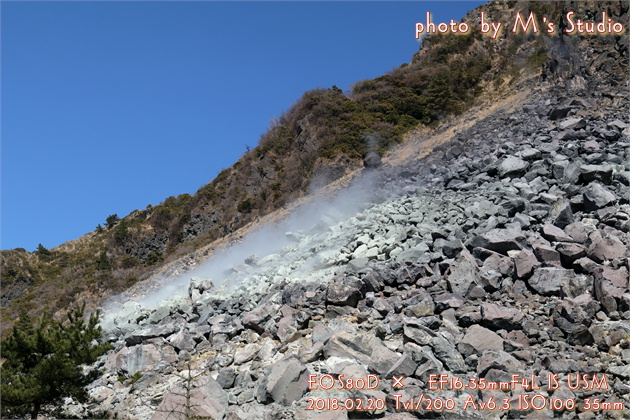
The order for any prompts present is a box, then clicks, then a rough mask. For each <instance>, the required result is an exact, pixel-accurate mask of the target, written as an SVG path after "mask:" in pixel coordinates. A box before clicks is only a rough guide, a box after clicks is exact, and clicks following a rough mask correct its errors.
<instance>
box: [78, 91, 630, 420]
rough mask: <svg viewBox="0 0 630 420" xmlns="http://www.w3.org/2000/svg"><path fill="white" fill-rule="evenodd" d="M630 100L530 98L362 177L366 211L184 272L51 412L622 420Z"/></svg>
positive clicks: (626, 379) (629, 383) (601, 95)
mask: <svg viewBox="0 0 630 420" xmlns="http://www.w3.org/2000/svg"><path fill="white" fill-rule="evenodd" d="M585 98H587V99H585ZM629 99H630V98H629V95H628V93H627V91H620V90H614V89H613V88H610V89H600V90H598V91H597V92H590V93H589V94H588V95H579V96H571V94H569V93H566V92H563V91H557V92H554V91H553V90H551V91H547V92H545V93H544V94H543V93H537V94H532V96H531V97H530V101H529V102H528V103H524V104H520V105H519V106H517V107H516V108H515V110H513V111H510V112H501V113H495V114H492V115H490V116H489V117H487V118H485V119H482V120H480V121H478V122H476V123H475V124H473V125H472V126H471V127H470V128H467V129H465V130H461V131H460V132H458V133H457V134H456V135H455V136H454V138H452V139H451V141H450V142H448V143H446V144H444V145H442V146H440V147H438V149H436V150H434V151H433V153H432V154H431V155H430V156H429V157H428V158H426V159H422V160H413V161H408V162H405V163H404V164H401V165H398V166H391V165H389V164H386V163H385V164H383V165H381V166H380V167H379V168H377V169H372V171H373V176H374V179H375V180H374V181H373V187H372V190H373V195H372V196H371V197H369V200H367V199H366V202H367V203H366V205H365V206H364V207H363V210H362V211H360V212H359V213H357V214H354V215H352V216H350V217H345V218H343V220H337V219H335V220H334V223H332V222H330V221H329V223H328V224H327V225H326V226H325V228H321V226H319V228H318V229H312V230H306V231H296V232H293V233H287V237H288V238H289V239H290V240H291V242H290V244H289V245H287V246H285V247H284V248H282V250H281V252H277V253H274V254H270V255H265V256H251V257H249V258H247V259H245V260H244V261H242V263H241V264H238V265H236V266H235V267H233V270H232V271H231V273H229V275H228V277H227V279H226V280H225V284H228V283H229V284H235V283H236V282H238V285H237V286H236V287H235V288H233V289H232V290H231V291H230V292H229V293H227V292H219V291H218V290H217V289H216V288H215V286H214V285H213V282H212V279H204V278H194V279H193V280H192V281H191V283H190V286H189V288H188V294H187V296H186V297H185V298H183V299H180V300H178V301H177V302H176V303H172V302H171V303H164V304H162V305H160V306H157V307H155V308H152V309H147V308H144V307H141V306H140V305H139V304H137V303H134V302H129V303H127V304H126V305H125V306H124V307H123V308H122V309H121V310H120V311H119V312H118V313H117V314H116V316H115V319H114V322H113V324H112V325H113V326H112V327H111V328H110V329H109V330H108V331H106V337H108V339H109V340H110V341H111V342H112V344H113V345H114V347H115V348H114V350H112V351H111V352H109V353H108V354H107V355H106V356H104V357H103V358H102V359H101V361H100V362H99V363H100V365H101V366H102V367H103V368H104V369H105V371H106V373H105V375H103V376H102V377H101V378H100V379H99V380H97V381H96V382H94V383H93V384H92V385H91V387H90V395H91V396H92V397H94V398H95V399H96V401H97V402H98V405H97V406H94V405H91V406H89V407H88V406H86V405H80V404H74V403H70V402H69V403H68V405H67V409H68V410H69V411H70V412H74V413H75V414H80V413H82V412H84V411H85V410H86V409H88V408H90V409H95V408H98V409H100V410H109V411H111V412H115V413H118V416H119V418H140V419H149V418H150V419H154V420H157V419H167V418H170V419H181V418H185V417H186V416H188V417H192V416H198V417H197V418H212V419H229V420H245V419H269V420H271V419H300V420H301V419H319V420H324V419H328V420H331V419H346V418H383V419H390V420H394V419H397V420H398V419H417V418H458V419H505V418H536V419H539V418H566V419H574V418H578V419H596V418H597V419H599V418H628V417H629V416H630V292H629V289H628V282H629V275H628V271H629V269H630V267H629V256H630V186H629V185H630V124H629V121H628V115H629ZM410 141H416V142H420V141H421V139H416V140H410ZM340 194H341V195H343V194H344V192H343V191H341V192H340ZM331 214H334V213H331ZM324 217H329V218H330V217H332V216H329V215H324Z"/></svg>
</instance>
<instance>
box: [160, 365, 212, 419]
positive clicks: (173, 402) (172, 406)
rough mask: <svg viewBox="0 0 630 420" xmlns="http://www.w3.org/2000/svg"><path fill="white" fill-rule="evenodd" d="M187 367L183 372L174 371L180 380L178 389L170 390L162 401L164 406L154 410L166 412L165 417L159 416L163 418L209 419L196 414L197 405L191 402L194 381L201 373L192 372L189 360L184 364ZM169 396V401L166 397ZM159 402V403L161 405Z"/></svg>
mask: <svg viewBox="0 0 630 420" xmlns="http://www.w3.org/2000/svg"><path fill="white" fill-rule="evenodd" d="M186 366H187V369H186V373H185V374H180V373H176V374H175V375H176V376H177V377H178V378H180V379H181V380H182V384H181V385H180V387H181V390H180V389H176V390H174V391H171V392H170V393H169V394H168V395H167V397H166V398H165V399H164V401H162V404H165V405H166V407H163V408H158V409H157V410H156V412H158V413H164V414H166V417H160V419H163V420H169V419H172V420H192V419H211V418H212V417H203V416H199V415H196V414H195V412H196V411H198V410H197V409H198V408H199V405H197V404H194V403H193V399H192V391H193V389H194V388H195V381H196V380H197V379H199V377H200V376H202V374H201V373H198V374H196V375H193V374H192V370H191V368H190V362H187V364H186ZM169 397H170V401H167V399H168V398H169ZM162 404H160V405H162Z"/></svg>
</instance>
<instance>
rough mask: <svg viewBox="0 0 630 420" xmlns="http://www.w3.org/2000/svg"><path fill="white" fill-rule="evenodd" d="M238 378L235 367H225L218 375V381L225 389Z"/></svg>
mask: <svg viewBox="0 0 630 420" xmlns="http://www.w3.org/2000/svg"><path fill="white" fill-rule="evenodd" d="M235 379H236V371H235V370H234V369H233V368H223V369H221V370H220V371H219V374H218V375H217V379H216V381H217V383H218V384H219V385H221V388H223V389H229V388H232V387H233V386H234V380H235Z"/></svg>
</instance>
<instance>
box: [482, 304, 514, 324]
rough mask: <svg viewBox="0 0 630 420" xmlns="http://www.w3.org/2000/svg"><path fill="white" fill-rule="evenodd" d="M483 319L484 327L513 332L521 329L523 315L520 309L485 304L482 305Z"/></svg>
mask: <svg viewBox="0 0 630 420" xmlns="http://www.w3.org/2000/svg"><path fill="white" fill-rule="evenodd" d="M481 318H482V320H483V323H484V325H487V326H489V327H490V328H493V329H495V330H500V329H501V330H513V329H516V328H520V325H521V321H522V320H523V314H522V313H521V312H520V311H519V310H518V309H512V308H505V307H502V306H499V305H497V304H494V303H484V304H482V305H481Z"/></svg>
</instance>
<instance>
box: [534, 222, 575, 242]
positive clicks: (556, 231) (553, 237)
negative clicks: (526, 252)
mask: <svg viewBox="0 0 630 420" xmlns="http://www.w3.org/2000/svg"><path fill="white" fill-rule="evenodd" d="M541 233H542V237H543V238H545V239H547V240H548V241H552V242H573V238H572V237H571V236H569V235H567V234H566V233H565V232H564V231H563V230H562V229H560V228H559V227H556V226H554V225H544V226H543V228H542V232H541Z"/></svg>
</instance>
